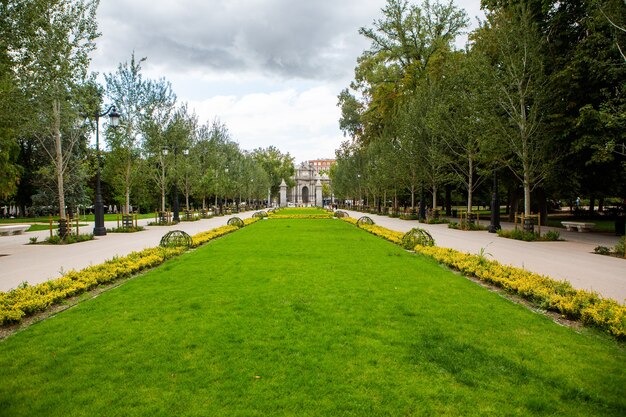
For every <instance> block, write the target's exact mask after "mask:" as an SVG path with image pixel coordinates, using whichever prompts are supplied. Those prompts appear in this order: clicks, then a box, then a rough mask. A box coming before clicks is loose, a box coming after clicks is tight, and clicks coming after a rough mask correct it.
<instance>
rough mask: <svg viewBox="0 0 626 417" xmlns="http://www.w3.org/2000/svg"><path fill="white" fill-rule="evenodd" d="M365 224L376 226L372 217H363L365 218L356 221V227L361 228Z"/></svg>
mask: <svg viewBox="0 0 626 417" xmlns="http://www.w3.org/2000/svg"><path fill="white" fill-rule="evenodd" d="M364 224H369V225H372V224H374V220H372V219H371V218H370V217H367V216H363V217H361V218H359V220H357V221H356V225H357V226H361V225H364Z"/></svg>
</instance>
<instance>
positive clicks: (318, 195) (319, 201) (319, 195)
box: [315, 178, 324, 207]
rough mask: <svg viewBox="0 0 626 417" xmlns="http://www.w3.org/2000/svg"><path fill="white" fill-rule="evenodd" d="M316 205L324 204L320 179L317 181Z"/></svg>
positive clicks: (321, 205)
mask: <svg viewBox="0 0 626 417" xmlns="http://www.w3.org/2000/svg"><path fill="white" fill-rule="evenodd" d="M315 205H316V206H317V207H323V206H324V200H323V198H322V181H320V180H319V178H318V180H317V181H316V182H315Z"/></svg>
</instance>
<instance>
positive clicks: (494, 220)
mask: <svg viewBox="0 0 626 417" xmlns="http://www.w3.org/2000/svg"><path fill="white" fill-rule="evenodd" d="M501 228H502V226H500V199H499V198H498V174H497V173H496V170H495V169H494V170H493V195H492V196H491V223H490V224H489V227H488V230H489V233H496V232H497V231H498V230H500V229H501Z"/></svg>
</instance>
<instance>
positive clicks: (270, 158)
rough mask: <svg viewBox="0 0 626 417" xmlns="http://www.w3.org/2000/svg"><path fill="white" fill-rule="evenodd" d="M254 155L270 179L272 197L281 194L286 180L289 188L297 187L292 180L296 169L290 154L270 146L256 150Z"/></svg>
mask: <svg viewBox="0 0 626 417" xmlns="http://www.w3.org/2000/svg"><path fill="white" fill-rule="evenodd" d="M252 155H253V157H254V159H255V160H256V161H257V162H258V163H259V164H260V165H261V166H262V167H263V169H264V170H265V172H266V173H267V176H268V177H269V179H270V188H271V195H272V196H277V195H278V193H279V192H280V183H281V182H282V181H283V180H285V182H286V183H287V186H288V187H293V186H294V185H295V183H294V182H293V180H292V179H291V178H292V177H293V175H294V174H295V168H294V166H293V162H294V158H292V157H291V155H289V153H286V154H283V153H282V152H280V150H278V148H276V147H274V146H270V147H268V148H266V149H263V148H258V149H255V150H254V151H253V152H252ZM268 203H269V202H268Z"/></svg>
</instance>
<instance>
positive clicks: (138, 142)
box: [104, 53, 173, 213]
mask: <svg viewBox="0 0 626 417" xmlns="http://www.w3.org/2000/svg"><path fill="white" fill-rule="evenodd" d="M145 60H146V58H141V59H139V60H136V59H135V54H134V53H133V54H132V55H131V58H130V62H124V63H121V64H119V65H118V67H117V71H116V72H115V73H109V74H105V76H104V78H105V81H106V95H107V97H108V98H109V100H110V101H111V103H113V104H114V105H115V106H117V109H118V111H119V112H120V113H121V114H122V118H123V123H122V126H121V128H120V129H115V130H109V131H107V135H106V140H107V145H108V147H109V149H110V153H111V158H109V159H108V163H107V170H108V171H109V176H110V177H111V179H112V185H113V186H114V188H115V190H116V191H117V192H118V193H119V194H120V195H121V196H122V202H123V210H122V211H123V212H124V213H129V211H130V204H131V190H132V189H133V188H134V187H135V186H136V185H137V184H138V183H139V182H140V179H141V176H142V173H143V172H144V171H145V167H144V160H143V159H142V158H141V148H142V140H143V128H144V127H145V124H146V122H147V119H148V118H149V117H150V115H151V114H152V113H153V112H154V111H156V107H158V106H163V105H164V106H170V105H172V103H173V95H172V93H171V89H170V85H169V84H168V83H167V82H166V81H165V80H163V79H160V80H149V79H144V78H143V76H142V73H141V63H142V62H144V61H145Z"/></svg>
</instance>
